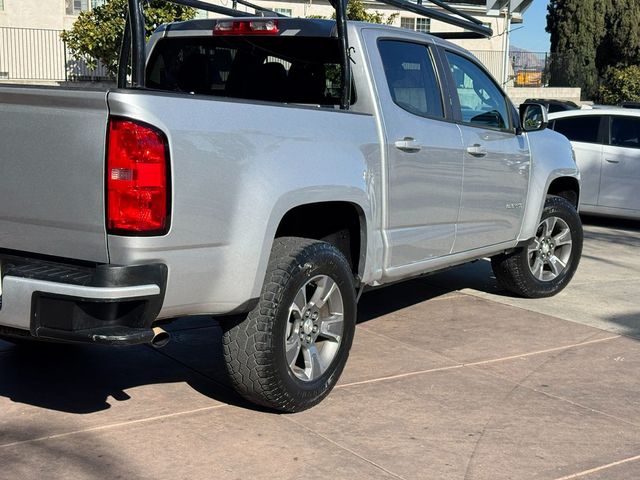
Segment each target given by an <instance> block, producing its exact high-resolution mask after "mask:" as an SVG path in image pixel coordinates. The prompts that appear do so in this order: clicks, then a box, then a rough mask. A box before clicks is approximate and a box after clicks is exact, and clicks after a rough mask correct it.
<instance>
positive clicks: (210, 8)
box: [166, 0, 284, 17]
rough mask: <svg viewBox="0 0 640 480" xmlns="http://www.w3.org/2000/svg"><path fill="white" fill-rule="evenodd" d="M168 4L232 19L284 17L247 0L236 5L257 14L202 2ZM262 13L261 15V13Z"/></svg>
mask: <svg viewBox="0 0 640 480" xmlns="http://www.w3.org/2000/svg"><path fill="white" fill-rule="evenodd" d="M166 1H167V2H171V3H175V4H177V5H184V6H185V7H192V8H197V9H199V10H206V11H207V12H214V13H220V14H222V15H228V16H230V17H256V16H258V17H259V16H262V15H263V14H262V12H266V13H271V14H273V16H278V17H280V16H284V15H282V14H280V13H276V12H273V11H271V10H269V9H268V8H264V7H260V6H258V5H255V4H253V3H250V2H247V0H236V3H239V4H240V5H244V6H245V7H250V8H253V9H254V10H255V11H256V13H248V12H242V11H240V10H236V9H233V8H227V7H221V6H218V5H214V4H212V3H207V2H201V1H200V0H166ZM259 12H260V13H259Z"/></svg>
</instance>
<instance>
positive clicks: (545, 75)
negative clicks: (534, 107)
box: [471, 50, 551, 87]
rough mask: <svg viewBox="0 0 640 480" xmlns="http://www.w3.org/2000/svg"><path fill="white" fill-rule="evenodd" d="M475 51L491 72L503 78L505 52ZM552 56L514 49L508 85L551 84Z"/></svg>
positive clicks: (508, 73) (508, 64)
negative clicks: (550, 68)
mask: <svg viewBox="0 0 640 480" xmlns="http://www.w3.org/2000/svg"><path fill="white" fill-rule="evenodd" d="M471 53H473V54H474V55H475V56H476V58H477V59H478V60H480V61H481V62H482V63H483V64H484V66H485V67H487V69H488V70H489V71H490V72H491V74H492V75H493V76H494V77H495V78H496V79H498V80H502V79H503V78H504V77H503V69H504V53H503V52H502V51H495V50H474V51H472V52H471ZM550 63H551V56H550V54H549V53H547V52H527V51H523V50H512V51H510V52H509V60H508V62H507V69H508V71H507V75H508V79H509V80H508V82H507V85H512V86H515V87H544V86H547V85H548V84H549V66H550Z"/></svg>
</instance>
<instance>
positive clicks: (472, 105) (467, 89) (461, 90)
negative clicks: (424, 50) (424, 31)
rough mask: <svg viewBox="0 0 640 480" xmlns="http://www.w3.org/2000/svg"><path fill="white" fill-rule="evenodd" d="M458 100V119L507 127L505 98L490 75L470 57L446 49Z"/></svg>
mask: <svg viewBox="0 0 640 480" xmlns="http://www.w3.org/2000/svg"><path fill="white" fill-rule="evenodd" d="M447 60H448V61H449V67H450V68H451V74H452V75H453V81H454V83H455V86H456V91H457V93H458V100H459V101H460V109H461V113H462V122H463V123H466V124H469V125H474V126H480V127H489V128H499V129H505V128H509V115H508V109H507V101H506V99H505V97H504V95H503V94H502V92H501V91H500V89H499V88H498V87H497V86H496V84H495V83H494V82H493V80H491V78H490V77H489V76H488V75H487V74H486V73H485V72H484V71H483V70H482V69H481V68H480V67H478V66H477V65H476V64H475V63H473V62H472V61H470V60H468V59H466V58H464V57H461V56H460V55H456V54H455V53H451V52H447Z"/></svg>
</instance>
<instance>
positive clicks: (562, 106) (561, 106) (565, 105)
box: [524, 98, 580, 113]
mask: <svg viewBox="0 0 640 480" xmlns="http://www.w3.org/2000/svg"><path fill="white" fill-rule="evenodd" d="M524 103H539V104H540V105H544V106H545V107H546V108H547V111H548V112H549V113H556V112H566V111H568V110H579V109H580V106H579V105H577V104H575V103H573V102H571V101H569V100H555V99H544V98H529V99H527V100H525V102H524Z"/></svg>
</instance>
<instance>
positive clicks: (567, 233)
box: [552, 228, 571, 248]
mask: <svg viewBox="0 0 640 480" xmlns="http://www.w3.org/2000/svg"><path fill="white" fill-rule="evenodd" d="M552 238H553V243H554V244H555V246H556V248H557V247H561V246H563V245H571V230H569V229H568V228H567V229H562V230H561V231H560V233H558V234H557V235H556V236H555V237H552Z"/></svg>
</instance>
